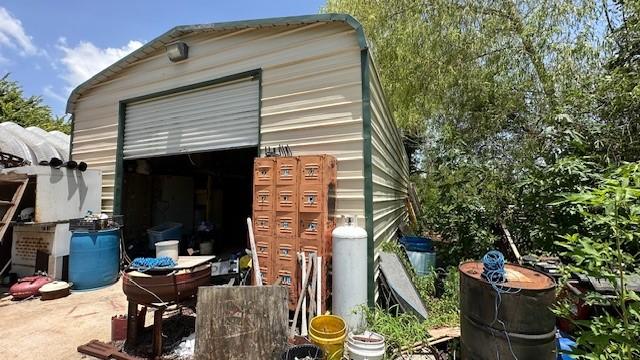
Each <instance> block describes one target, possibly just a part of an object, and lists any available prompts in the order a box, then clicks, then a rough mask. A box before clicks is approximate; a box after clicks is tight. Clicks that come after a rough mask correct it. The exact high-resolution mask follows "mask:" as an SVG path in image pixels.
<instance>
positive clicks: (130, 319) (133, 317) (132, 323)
mask: <svg viewBox="0 0 640 360" xmlns="http://www.w3.org/2000/svg"><path fill="white" fill-rule="evenodd" d="M137 318H138V304H137V303H135V302H133V301H131V300H129V305H128V309H127V342H126V345H127V346H128V347H133V346H136V344H137V343H138V321H137Z"/></svg>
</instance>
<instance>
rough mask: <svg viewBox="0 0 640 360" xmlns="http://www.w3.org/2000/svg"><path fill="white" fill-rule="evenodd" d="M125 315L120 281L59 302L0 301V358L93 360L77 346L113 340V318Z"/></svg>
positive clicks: (79, 293)
mask: <svg viewBox="0 0 640 360" xmlns="http://www.w3.org/2000/svg"><path fill="white" fill-rule="evenodd" d="M126 312H127V301H126V298H125V296H124V294H123V293H122V284H121V282H120V281H119V282H117V283H116V284H113V285H111V286H109V287H106V288H102V289H98V290H93V291H86V292H74V293H72V294H71V295H69V296H67V297H66V298H62V299H57V300H50V301H41V300H40V299H33V300H27V301H22V302H16V301H0V322H1V324H0V359H52V360H53V359H93V357H88V356H84V355H82V354H80V353H78V352H77V351H76V348H77V347H78V345H82V344H85V343H87V342H88V341H90V340H93V339H98V340H102V341H109V340H111V316H113V315H116V314H126Z"/></svg>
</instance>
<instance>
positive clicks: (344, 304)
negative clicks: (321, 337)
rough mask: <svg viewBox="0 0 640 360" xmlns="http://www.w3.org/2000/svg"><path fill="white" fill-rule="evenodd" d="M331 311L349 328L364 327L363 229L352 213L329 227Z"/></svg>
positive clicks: (364, 241) (364, 234)
mask: <svg viewBox="0 0 640 360" xmlns="http://www.w3.org/2000/svg"><path fill="white" fill-rule="evenodd" d="M332 236H333V260H332V274H333V276H332V283H333V286H332V297H333V302H332V312H333V314H334V315H338V316H340V317H342V318H343V319H344V320H345V321H346V323H347V326H348V327H349V330H350V331H359V330H362V329H363V328H364V326H365V325H366V324H365V319H364V315H363V313H362V306H363V305H364V306H366V304H367V231H366V230H365V229H363V228H361V227H358V226H357V224H356V218H355V217H354V216H346V217H344V224H343V225H341V226H338V227H337V228H335V230H333V233H332Z"/></svg>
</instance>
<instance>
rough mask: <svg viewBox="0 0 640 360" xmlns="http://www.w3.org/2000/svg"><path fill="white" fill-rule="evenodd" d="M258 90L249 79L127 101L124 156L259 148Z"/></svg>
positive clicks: (254, 82) (150, 155)
mask: <svg viewBox="0 0 640 360" xmlns="http://www.w3.org/2000/svg"><path fill="white" fill-rule="evenodd" d="M258 94H259V81H257V80H256V79H250V78H247V79H243V80H240V81H234V82H231V83H225V84H219V85H216V86H211V87H207V88H202V89H196V90H190V91H185V92H180V93H176V94H172V95H167V96H162V97H159V98H152V99H148V100H143V101H139V102H134V103H130V104H127V105H126V108H125V126H124V146H123V152H124V158H125V159H139V158H145V157H152V156H163V155H175V154H181V153H194V152H202V151H211V150H218V149H233V148H241V147H247V146H256V145H258V132H259V118H258V117H259V116H258V114H259V103H260V102H259V99H258V96H259V95H258Z"/></svg>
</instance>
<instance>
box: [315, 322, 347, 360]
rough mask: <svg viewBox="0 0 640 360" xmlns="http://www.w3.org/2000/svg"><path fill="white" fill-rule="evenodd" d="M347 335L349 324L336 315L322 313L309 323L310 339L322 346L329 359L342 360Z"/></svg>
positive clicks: (326, 357)
mask: <svg viewBox="0 0 640 360" xmlns="http://www.w3.org/2000/svg"><path fill="white" fill-rule="evenodd" d="M346 337H347V324H346V323H345V322H344V320H342V318H341V317H339V316H335V315H320V316H316V317H314V318H313V319H311V322H310V323H309V339H310V340H311V342H312V343H314V344H316V345H317V346H319V347H321V348H322V350H324V353H325V359H327V360H340V359H342V353H343V351H344V340H345V338H346Z"/></svg>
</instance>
